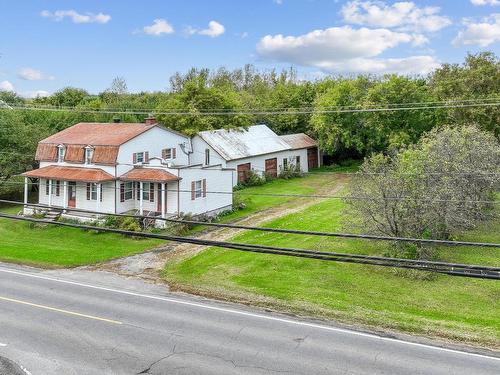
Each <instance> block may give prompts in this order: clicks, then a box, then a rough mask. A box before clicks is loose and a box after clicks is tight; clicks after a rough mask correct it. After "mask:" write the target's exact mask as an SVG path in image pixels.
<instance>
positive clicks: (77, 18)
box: [40, 9, 111, 23]
mask: <svg viewBox="0 0 500 375" xmlns="http://www.w3.org/2000/svg"><path fill="white" fill-rule="evenodd" d="M40 15H41V16H42V17H46V18H51V19H52V20H54V21H62V20H63V19H64V18H66V17H68V18H71V20H72V21H73V23H108V22H109V21H110V20H111V16H110V15H109V14H104V13H97V14H95V13H90V12H86V13H84V14H82V13H78V12H77V11H75V10H72V9H71V10H56V11H55V12H50V11H48V10H44V11H42V12H41V13H40Z"/></svg>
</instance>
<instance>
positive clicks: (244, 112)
mask: <svg viewBox="0 0 500 375" xmlns="http://www.w3.org/2000/svg"><path fill="white" fill-rule="evenodd" d="M495 106H500V102H492V103H475V104H461V105H454V104H442V105H425V106H418V107H412V106H407V107H395V108H388V107H381V108H362V109H335V110H328V109H326V110H321V109H311V110H293V111H248V110H242V111H234V110H233V111H228V112H199V111H197V112H182V111H177V112H155V115H165V116H169V115H171V116H238V115H294V114H295V115H300V114H313V113H319V114H328V113H371V112H392V111H411V110H426V109H439V108H470V107H495ZM13 109H18V110H34V111H53V112H78V113H100V114H136V115H149V114H150V112H149V111H120V110H117V111H110V110H102V111H101V110H94V109H92V110H90V109H78V108H74V109H71V110H70V109H57V108H40V107H26V106H16V107H13ZM0 110H2V108H0Z"/></svg>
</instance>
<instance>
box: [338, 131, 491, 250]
mask: <svg viewBox="0 0 500 375" xmlns="http://www.w3.org/2000/svg"><path fill="white" fill-rule="evenodd" d="M499 184H500V144H499V143H498V141H497V140H496V139H495V137H494V136H493V135H492V134H491V133H487V132H484V131H481V130H479V129H478V128H476V127H474V126H464V127H455V128H452V127H445V128H443V129H433V130H432V131H430V132H429V133H428V134H427V135H425V136H424V137H423V138H422V140H421V141H420V142H419V143H418V144H417V145H416V146H415V147H410V148H408V149H406V150H404V151H401V152H400V153H398V154H397V155H395V156H392V157H390V156H384V155H382V154H377V155H374V156H372V157H370V158H369V159H367V160H366V161H365V163H364V164H363V166H362V167H361V171H360V172H359V173H358V175H357V176H356V177H355V179H354V181H353V183H352V184H351V188H350V192H349V194H348V196H347V197H346V202H347V203H348V207H349V211H351V215H352V216H353V217H354V218H355V225H357V226H359V227H362V228H363V231H365V232H366V231H368V232H371V233H376V234H383V235H390V236H404V237H431V238H437V239H446V238H450V237H451V236H452V235H453V234H454V233H456V232H457V231H460V230H464V229H469V228H473V227H474V226H475V225H476V224H477V223H478V222H480V221H482V220H484V219H486V218H487V217H488V212H489V210H490V209H491V204H488V203H486V202H487V201H490V200H492V199H494V192H495V191H496V190H497V189H498V188H499V186H500V185H499ZM415 255H416V256H419V257H422V256H423V257H425V256H426V253H425V252H420V253H419V252H417V253H416V254H415ZM427 255H428V254H427Z"/></svg>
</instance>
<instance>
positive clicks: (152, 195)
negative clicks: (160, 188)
mask: <svg viewBox="0 0 500 375" xmlns="http://www.w3.org/2000/svg"><path fill="white" fill-rule="evenodd" d="M149 201H150V202H154V201H155V184H153V183H152V182H150V183H149Z"/></svg>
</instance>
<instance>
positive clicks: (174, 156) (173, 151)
mask: <svg viewBox="0 0 500 375" xmlns="http://www.w3.org/2000/svg"><path fill="white" fill-rule="evenodd" d="M176 153H177V151H176V148H175V147H174V148H173V149H172V159H175V158H176Z"/></svg>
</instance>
